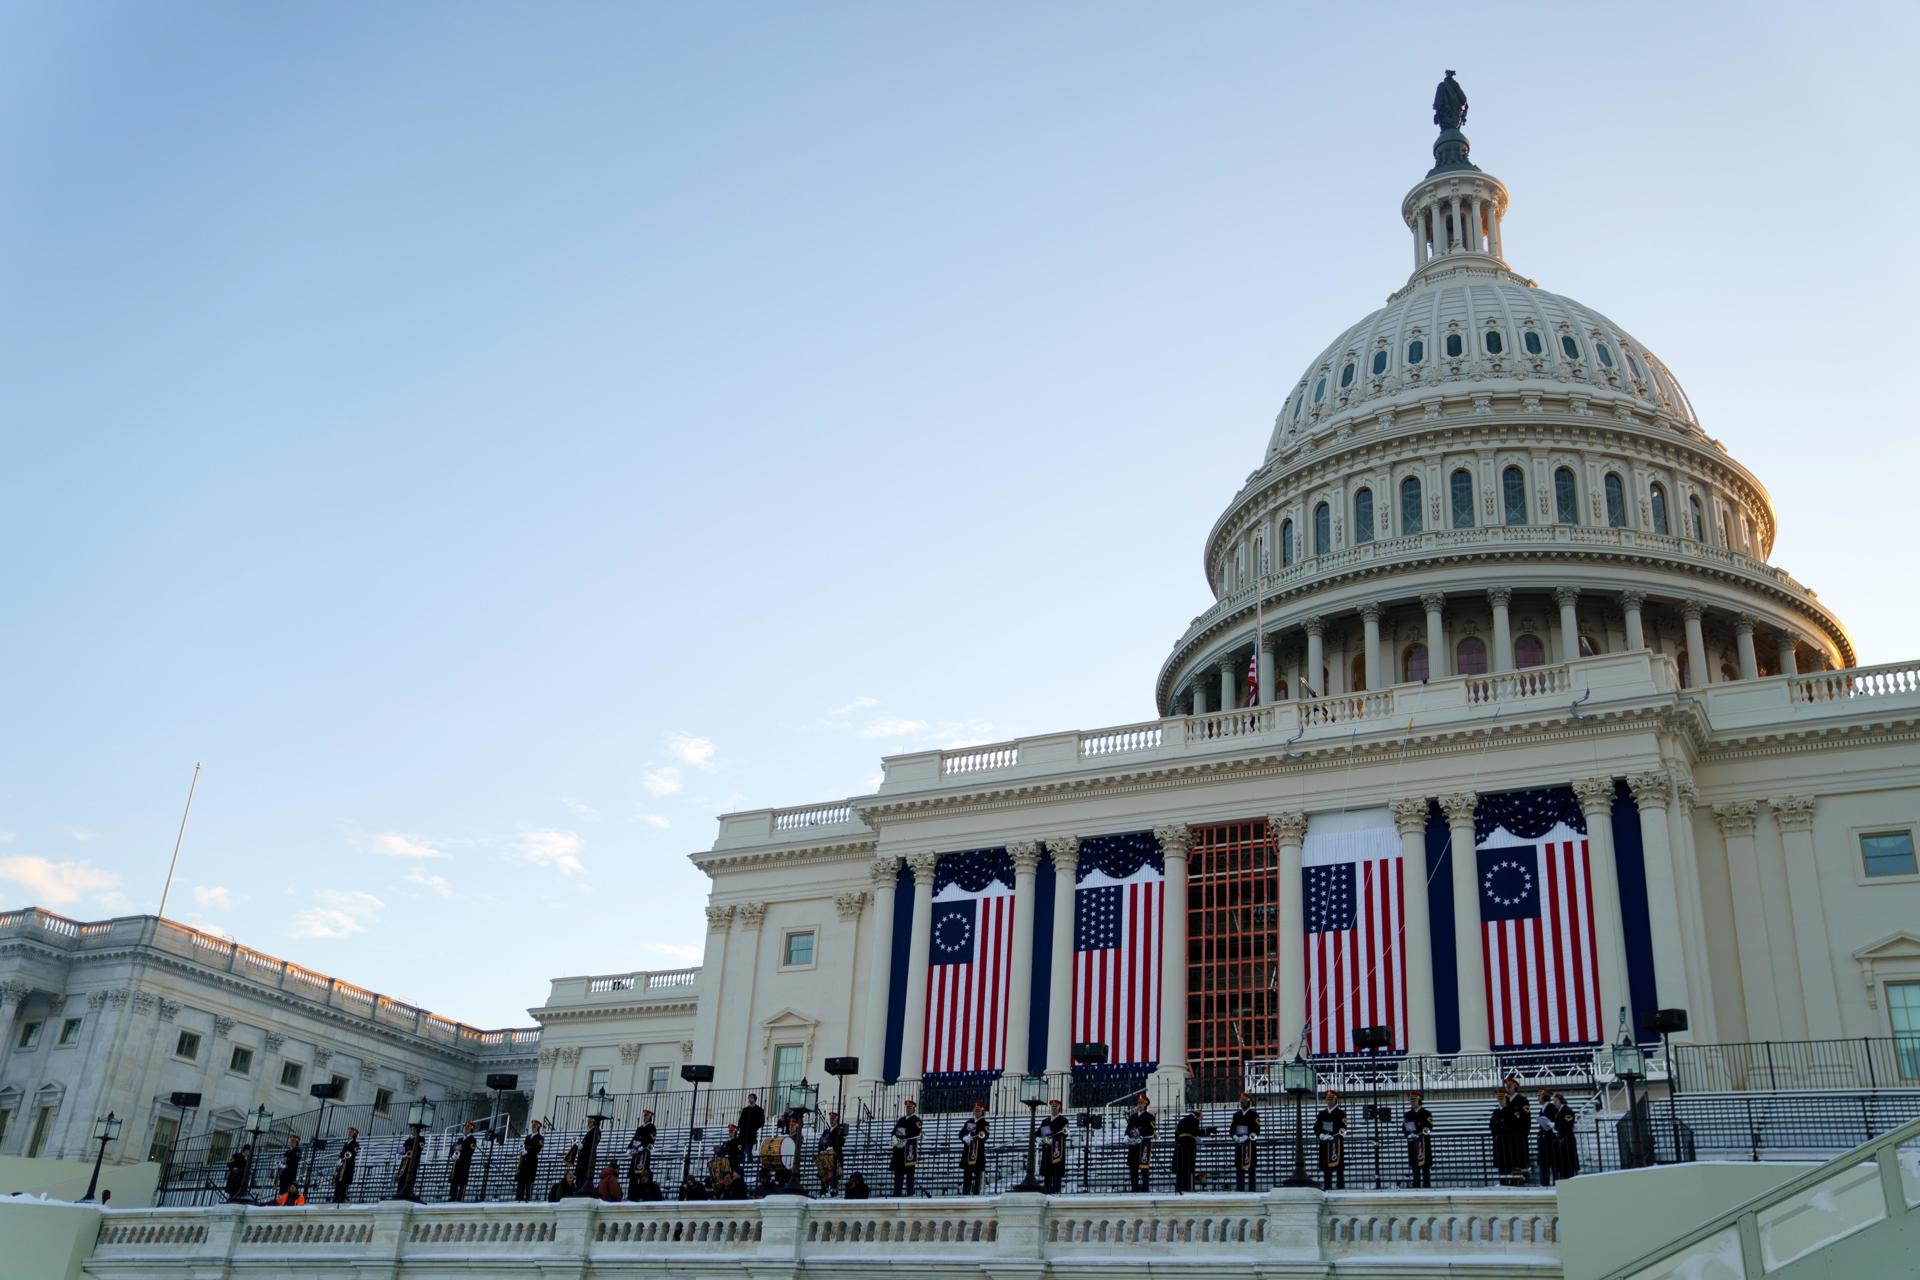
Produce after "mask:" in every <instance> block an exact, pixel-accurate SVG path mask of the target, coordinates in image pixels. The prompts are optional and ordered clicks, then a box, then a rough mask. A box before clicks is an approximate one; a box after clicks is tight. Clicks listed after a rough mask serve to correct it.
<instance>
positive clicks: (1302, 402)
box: [1293, 387, 1307, 422]
mask: <svg viewBox="0 0 1920 1280" xmlns="http://www.w3.org/2000/svg"><path fill="white" fill-rule="evenodd" d="M1306 405H1307V392H1306V389H1305V388H1304V387H1303V388H1301V390H1300V394H1299V395H1297V396H1295V397H1294V398H1293V420H1294V421H1295V422H1298V421H1300V410H1302V409H1304V408H1306Z"/></svg>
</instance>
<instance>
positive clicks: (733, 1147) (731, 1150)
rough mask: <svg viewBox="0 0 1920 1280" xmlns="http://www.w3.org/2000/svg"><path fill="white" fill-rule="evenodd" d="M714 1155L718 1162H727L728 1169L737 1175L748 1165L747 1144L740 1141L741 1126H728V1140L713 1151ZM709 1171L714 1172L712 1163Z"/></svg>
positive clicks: (709, 1165)
mask: <svg viewBox="0 0 1920 1280" xmlns="http://www.w3.org/2000/svg"><path fill="white" fill-rule="evenodd" d="M713 1155H714V1158H715V1159H717V1160H725V1161H726V1162H727V1165H728V1167H729V1168H731V1169H732V1170H733V1171H734V1172H735V1173H739V1172H740V1170H741V1169H742V1168H743V1167H745V1165H746V1163H747V1149H746V1144H745V1143H743V1142H741V1141H740V1126H739V1125H737V1124H730V1125H728V1126H727V1136H726V1140H725V1141H724V1142H722V1143H720V1145H719V1146H717V1147H715V1148H714V1149H713ZM708 1171H709V1172H712V1164H711V1162H709V1164H708Z"/></svg>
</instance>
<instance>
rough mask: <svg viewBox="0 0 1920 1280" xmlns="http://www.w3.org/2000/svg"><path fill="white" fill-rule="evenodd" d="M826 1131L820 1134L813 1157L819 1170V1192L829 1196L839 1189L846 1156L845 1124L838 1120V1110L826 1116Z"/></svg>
mask: <svg viewBox="0 0 1920 1280" xmlns="http://www.w3.org/2000/svg"><path fill="white" fill-rule="evenodd" d="M827 1119H828V1121H829V1122H830V1123H828V1125H827V1128H826V1132H824V1133H822V1134H821V1135H820V1149H819V1151H818V1152H816V1153H815V1155H814V1157H813V1163H814V1167H815V1168H816V1169H818V1170H819V1171H820V1194H821V1195H823V1196H830V1195H832V1194H834V1192H836V1191H838V1190H839V1189H840V1169H841V1167H842V1165H843V1164H844V1163H845V1161H846V1158H847V1126H846V1125H844V1124H842V1123H841V1122H840V1113H839V1112H838V1111H834V1112H830V1113H829V1114H828V1116H827Z"/></svg>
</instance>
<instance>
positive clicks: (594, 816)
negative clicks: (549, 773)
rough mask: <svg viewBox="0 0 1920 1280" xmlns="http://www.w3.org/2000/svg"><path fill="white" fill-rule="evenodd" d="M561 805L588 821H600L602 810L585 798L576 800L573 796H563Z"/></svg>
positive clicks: (575, 815) (577, 816)
mask: <svg viewBox="0 0 1920 1280" xmlns="http://www.w3.org/2000/svg"><path fill="white" fill-rule="evenodd" d="M560 806H561V807H562V808H564V809H565V810H566V811H567V812H568V813H571V814H572V815H573V816H574V817H576V818H585V819H586V820H587V821H588V822H598V821H600V811H599V810H598V809H596V808H594V807H593V806H592V805H590V804H588V803H587V802H586V801H584V800H575V799H574V798H573V797H571V796H561V797H560Z"/></svg>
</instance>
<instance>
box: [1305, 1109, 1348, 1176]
mask: <svg viewBox="0 0 1920 1280" xmlns="http://www.w3.org/2000/svg"><path fill="white" fill-rule="evenodd" d="M1313 1136H1314V1139H1315V1141H1317V1142H1318V1143H1319V1144H1320V1189H1321V1190H1322V1191H1332V1190H1333V1189H1334V1188H1336V1187H1338V1188H1339V1189H1340V1190H1342V1191H1345V1190H1346V1189H1347V1109H1346V1108H1345V1107H1343V1106H1341V1105H1340V1091H1339V1090H1338V1089H1329V1090H1327V1092H1326V1105H1325V1106H1323V1107H1321V1108H1320V1114H1318V1115H1316V1116H1315V1117H1314V1118H1313Z"/></svg>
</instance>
